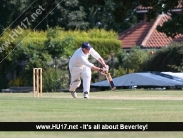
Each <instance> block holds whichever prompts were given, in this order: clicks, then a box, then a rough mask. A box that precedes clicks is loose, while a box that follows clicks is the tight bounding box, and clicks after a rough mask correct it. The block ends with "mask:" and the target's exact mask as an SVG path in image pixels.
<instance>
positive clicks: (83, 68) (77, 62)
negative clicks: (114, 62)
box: [69, 42, 108, 98]
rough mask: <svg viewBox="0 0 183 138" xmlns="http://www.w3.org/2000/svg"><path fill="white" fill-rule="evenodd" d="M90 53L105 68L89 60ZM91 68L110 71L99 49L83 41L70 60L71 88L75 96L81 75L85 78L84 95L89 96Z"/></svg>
mask: <svg viewBox="0 0 183 138" xmlns="http://www.w3.org/2000/svg"><path fill="white" fill-rule="evenodd" d="M89 55H92V57H94V58H95V59H96V60H98V61H99V62H100V63H101V64H102V66H103V68H99V67H97V66H95V65H94V64H92V63H90V62H89V61H88V57H89ZM91 70H96V71H99V72H101V73H102V74H106V71H108V65H106V64H105V62H104V60H103V58H102V57H101V56H100V55H99V54H98V52H97V51H95V50H94V49H93V47H92V46H91V45H90V44H89V43H88V42H84V43H82V45H81V47H80V48H79V49H77V50H76V51H75V52H74V54H73V55H72V57H71V58H70V60H69V71H70V74H71V82H70V89H69V91H70V92H71V95H72V97H73V98H76V97H77V93H76V89H77V88H78V87H79V86H80V84H81V77H82V79H83V96H84V98H89V92H90V83H91Z"/></svg>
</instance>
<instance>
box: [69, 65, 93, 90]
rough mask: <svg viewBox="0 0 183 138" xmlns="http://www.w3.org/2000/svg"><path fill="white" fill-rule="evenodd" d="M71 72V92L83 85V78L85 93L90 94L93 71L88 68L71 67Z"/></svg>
mask: <svg viewBox="0 0 183 138" xmlns="http://www.w3.org/2000/svg"><path fill="white" fill-rule="evenodd" d="M69 70H70V74H71V83H70V89H69V91H75V90H76V89H77V87H79V86H80V85H81V78H82V79H83V93H84V92H88V94H89V92H90V83H91V69H90V68H89V67H86V66H82V67H73V66H72V65H69Z"/></svg>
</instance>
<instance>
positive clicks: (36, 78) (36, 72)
mask: <svg viewBox="0 0 183 138" xmlns="http://www.w3.org/2000/svg"><path fill="white" fill-rule="evenodd" d="M33 96H34V97H42V68H33Z"/></svg>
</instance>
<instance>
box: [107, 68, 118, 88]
mask: <svg viewBox="0 0 183 138" xmlns="http://www.w3.org/2000/svg"><path fill="white" fill-rule="evenodd" d="M106 79H107V81H108V83H109V86H110V87H111V90H113V91H114V90H115V89H116V86H115V85H114V82H113V79H112V77H111V74H110V73H109V72H108V71H106Z"/></svg>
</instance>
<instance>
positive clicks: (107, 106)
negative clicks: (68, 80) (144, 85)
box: [0, 89, 183, 138]
mask: <svg viewBox="0 0 183 138" xmlns="http://www.w3.org/2000/svg"><path fill="white" fill-rule="evenodd" d="M182 109H183V91H182V90H143V89H142V90H138V89H136V90H116V91H103V92H91V94H90V99H84V98H83V96H82V93H78V98H75V99H74V98H72V97H71V95H70V93H63V92H59V93H51V92H50V93H43V97H40V98H38V97H33V93H0V122H183V110H182ZM182 136H183V132H131V131H130V132H124V131H123V132H68V131H67V132H52V131H51V132H34V131H31V132H2V131H1V132H0V137H3V138H23V137H27V138H37V137H39V138H48V137H52V138H56V137H60V138H62V137H63V138H72V137H73V138H84V137H88V138H92V137H95V138H98V137H100V138H101V137H105V138H111V137H115V138H121V137H125V138H126V137H127V138H129V137H135V138H141V137H148V138H154V137H156V138H159V137H161V138H163V137H166V138H171V137H174V138H179V137H180V138H181V137H182Z"/></svg>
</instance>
